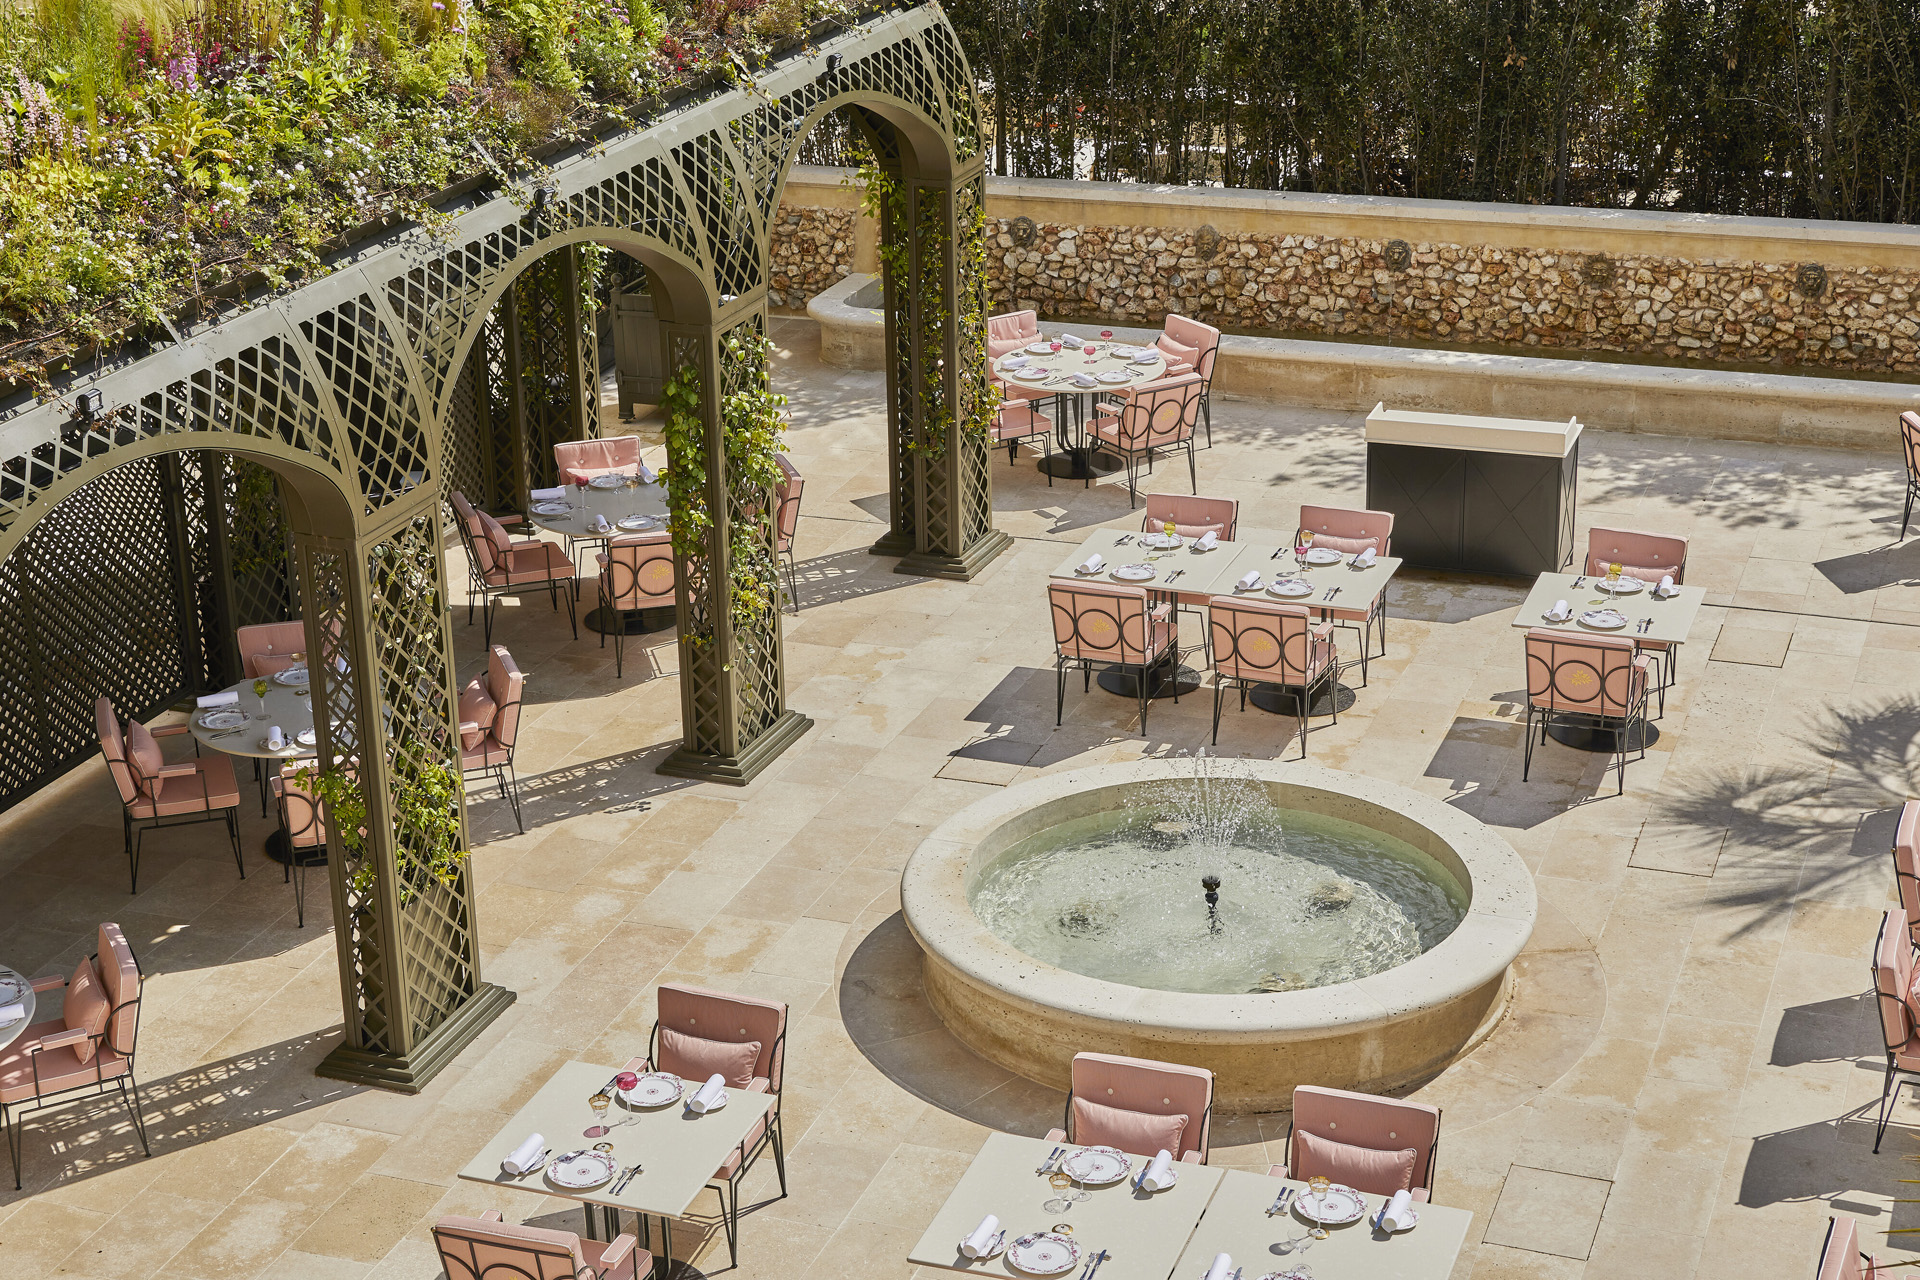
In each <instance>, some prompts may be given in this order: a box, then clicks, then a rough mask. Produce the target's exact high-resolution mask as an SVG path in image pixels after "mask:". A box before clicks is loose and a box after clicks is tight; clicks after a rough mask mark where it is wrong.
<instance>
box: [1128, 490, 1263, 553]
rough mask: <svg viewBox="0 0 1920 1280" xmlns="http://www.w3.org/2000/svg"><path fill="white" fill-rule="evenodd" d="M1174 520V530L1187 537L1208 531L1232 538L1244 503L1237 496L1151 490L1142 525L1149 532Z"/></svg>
mask: <svg viewBox="0 0 1920 1280" xmlns="http://www.w3.org/2000/svg"><path fill="white" fill-rule="evenodd" d="M1169 520H1171V521H1173V530H1174V532H1175V533H1177V534H1179V535H1180V536H1181V537H1183V538H1197V537H1199V536H1200V535H1202V534H1204V533H1209V532H1211V533H1213V534H1214V535H1215V536H1217V537H1219V538H1222V539H1224V540H1226V541H1228V542H1231V541H1233V534H1234V530H1235V529H1236V528H1238V526H1239V523H1240V503H1239V502H1238V501H1237V500H1235V499H1233V498H1202V497H1196V496H1190V495H1188V494H1184V493H1150V494H1148V495H1147V514H1146V518H1145V519H1144V520H1143V521H1142V522H1141V525H1140V527H1141V528H1142V529H1145V530H1147V531H1149V532H1152V531H1156V530H1158V529H1160V528H1162V527H1164V526H1165V524H1166V523H1167V521H1169Z"/></svg>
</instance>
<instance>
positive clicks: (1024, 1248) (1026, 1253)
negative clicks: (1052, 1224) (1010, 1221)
mask: <svg viewBox="0 0 1920 1280" xmlns="http://www.w3.org/2000/svg"><path fill="white" fill-rule="evenodd" d="M1007 1261H1008V1262H1009V1263H1010V1264H1012V1265H1013V1266H1016V1267H1018V1268H1019V1269H1020V1270H1022V1271H1024V1272H1026V1273H1027V1274H1028V1275H1030V1276H1057V1275H1064V1274H1065V1273H1067V1272H1069V1271H1071V1270H1073V1269H1074V1267H1075V1266H1076V1265H1078V1264H1079V1262H1080V1246H1079V1245H1077V1244H1075V1243H1074V1242H1073V1241H1072V1239H1071V1238H1069V1237H1067V1236H1062V1235H1056V1234H1054V1233H1053V1232H1051V1231H1036V1232H1034V1233H1033V1234H1032V1235H1025V1236H1021V1237H1020V1238H1019V1239H1018V1240H1015V1241H1014V1242H1013V1243H1012V1244H1010V1245H1008V1246H1007Z"/></svg>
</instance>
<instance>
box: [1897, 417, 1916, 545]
mask: <svg viewBox="0 0 1920 1280" xmlns="http://www.w3.org/2000/svg"><path fill="white" fill-rule="evenodd" d="M1900 457H1901V459H1902V460H1903V461H1904V462H1905V463H1906V464H1907V503H1906V505H1905V506H1904V507H1902V508H1901V509H1900V537H1901V538H1902V539H1903V540H1904V539H1905V538H1906V536H1907V522H1908V521H1909V520H1911V519H1912V518H1913V504H1914V501H1915V500H1916V499H1920V413H1915V412H1914V411H1913V410H1911V409H1909V410H1907V411H1906V412H1905V413H1903V414H1901V415H1900Z"/></svg>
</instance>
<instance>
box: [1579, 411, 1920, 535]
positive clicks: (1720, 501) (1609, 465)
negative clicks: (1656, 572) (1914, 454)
mask: <svg viewBox="0 0 1920 1280" xmlns="http://www.w3.org/2000/svg"><path fill="white" fill-rule="evenodd" d="M1711 449H1712V446H1711V445H1710V444H1709V443H1708V442H1705V441H1700V440H1695V439H1691V438H1684V437H1682V438H1675V437H1670V436H1667V437H1656V436H1649V437H1633V436H1623V435H1621V434H1618V433H1611V432H1591V433H1589V434H1588V435H1587V436H1584V437H1582V457H1581V462H1582V467H1581V492H1580V502H1581V505H1582V506H1583V507H1587V506H1591V507H1606V506H1608V505H1610V504H1612V503H1615V502H1623V503H1624V502H1633V503H1644V502H1645V501H1646V500H1648V499H1649V498H1653V499H1666V500H1667V501H1668V502H1670V503H1672V504H1674V505H1675V506H1676V507H1683V508H1685V509H1687V510H1690V511H1692V512H1694V513H1696V514H1698V515H1699V516H1701V517H1705V518H1708V519H1711V520H1712V521H1714V522H1715V523H1718V524H1720V525H1723V526H1725V527H1729V528H1755V527H1759V526H1763V525H1771V526H1774V527H1779V528H1789V529H1791V528H1795V527H1797V526H1798V525H1799V524H1800V520H1799V518H1798V517H1797V516H1794V515H1791V514H1783V513H1787V512H1791V511H1795V510H1807V511H1819V512H1821V513H1822V514H1823V515H1832V514H1833V513H1835V512H1843V511H1844V512H1853V513H1854V514H1855V515H1857V516H1861V517H1870V516H1875V515H1884V514H1885V513H1886V511H1887V510H1888V508H1889V507H1892V508H1893V510H1894V511H1895V512H1896V514H1897V513H1898V510H1899V505H1900V504H1899V497H1898V495H1899V492H1900V490H1899V480H1900V477H1899V476H1898V474H1897V472H1896V471H1894V470H1891V469H1887V470H1886V471H1885V474H1884V476H1882V475H1879V474H1878V473H1877V472H1876V473H1874V474H1869V475H1857V474H1856V475H1840V476H1836V475H1835V474H1834V469H1833V468H1831V467H1826V468H1822V469H1813V468H1808V467H1782V466H1781V465H1780V463H1779V460H1778V459H1777V458H1775V457H1773V456H1771V455H1769V454H1767V453H1764V452H1762V451H1759V450H1753V451H1744V450H1735V451H1728V452H1724V453H1716V452H1712V451H1711Z"/></svg>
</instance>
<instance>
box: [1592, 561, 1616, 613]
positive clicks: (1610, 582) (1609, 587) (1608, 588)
mask: <svg viewBox="0 0 1920 1280" xmlns="http://www.w3.org/2000/svg"><path fill="white" fill-rule="evenodd" d="M1600 589H1601V590H1602V591H1604V592H1606V593H1607V603H1608V604H1609V605H1611V604H1612V603H1613V597H1614V593H1615V592H1617V591H1618V590H1619V589H1620V565H1619V563H1618V562H1615V563H1613V564H1609V565H1608V566H1607V576H1606V578H1605V579H1604V580H1603V581H1602V582H1601V583H1600ZM1594 603H1595V604H1598V603H1599V601H1597V600H1596V601H1595V602H1594Z"/></svg>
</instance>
